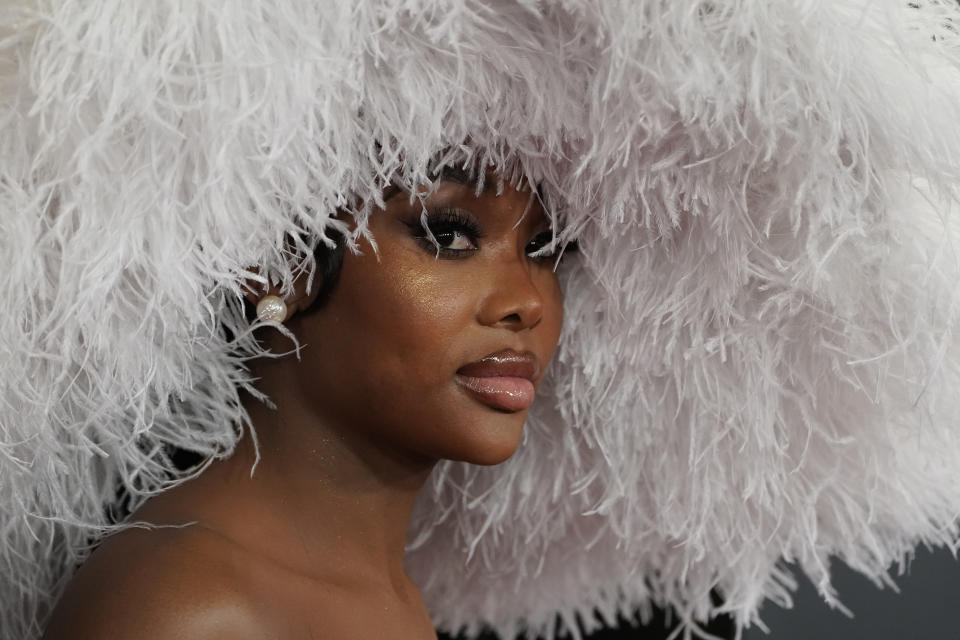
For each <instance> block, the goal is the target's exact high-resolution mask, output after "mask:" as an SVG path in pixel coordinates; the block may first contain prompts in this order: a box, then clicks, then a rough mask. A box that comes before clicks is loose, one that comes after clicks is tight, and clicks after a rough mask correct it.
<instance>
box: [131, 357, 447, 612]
mask: <svg viewBox="0 0 960 640" xmlns="http://www.w3.org/2000/svg"><path fill="white" fill-rule="evenodd" d="M261 362H262V361H261ZM261 366H263V367H265V368H269V369H270V372H269V375H267V376H263V377H262V378H261V381H262V382H267V381H269V383H270V384H269V385H263V384H258V389H260V390H261V391H263V392H264V393H266V394H267V395H268V396H269V397H270V398H271V399H272V400H273V401H274V402H275V403H276V404H277V409H276V410H274V409H270V408H269V407H267V406H265V405H264V404H263V403H261V402H259V401H257V400H255V399H253V398H250V397H247V398H246V399H245V406H246V408H247V411H248V413H249V415H250V418H251V421H252V423H253V425H254V428H255V431H256V437H257V442H258V445H259V446H258V448H259V460H258V461H257V460H256V453H255V448H254V444H253V441H252V439H251V437H250V435H249V434H245V435H244V437H243V438H242V439H241V441H240V442H239V443H238V445H237V448H236V450H235V452H234V453H233V455H232V456H231V457H230V458H228V459H226V460H221V461H217V462H215V463H213V464H212V465H211V466H210V467H209V468H208V469H206V470H205V471H204V472H203V473H202V474H201V475H200V476H199V477H198V478H196V479H195V480H191V481H189V482H187V483H185V484H183V485H181V486H180V487H177V488H175V489H174V490H172V491H169V492H166V493H164V494H161V495H160V496H158V497H157V498H155V499H154V500H151V502H154V501H160V502H163V503H165V504H156V505H154V507H155V508H154V509H151V510H150V511H149V512H150V513H152V514H154V515H156V514H163V513H165V514H166V515H165V516H163V519H165V520H168V521H170V520H172V519H176V518H180V519H182V521H190V520H196V521H197V523H198V524H199V525H200V526H203V527H206V528H208V529H212V530H214V531H216V532H217V533H219V534H221V535H223V536H225V537H227V538H230V539H231V540H233V541H234V542H236V543H237V544H239V545H241V546H242V547H244V548H245V549H246V550H247V551H249V552H251V553H256V554H258V555H260V556H262V557H264V558H266V559H269V560H271V561H273V562H275V563H277V564H279V565H281V566H283V567H285V568H287V569H289V570H291V571H294V572H296V573H298V574H303V575H306V576H308V577H311V578H315V579H317V580H321V581H336V582H337V583H338V584H344V583H346V584H350V585H354V586H357V587H362V588H371V589H376V590H378V591H381V590H383V589H389V590H392V592H393V593H395V594H396V595H397V596H398V597H399V598H401V599H403V600H407V599H408V598H409V597H411V590H412V592H413V594H414V595H415V594H416V588H415V587H414V586H413V584H412V582H410V580H409V578H408V577H407V575H406V572H405V571H404V566H403V557H404V546H405V542H406V534H407V527H408V525H409V521H410V516H411V513H412V511H413V507H414V503H415V502H416V499H417V495H418V493H419V491H420V489H421V487H422V486H423V484H424V483H425V482H426V480H427V477H428V475H429V474H430V471H431V469H432V468H433V465H434V464H435V463H436V461H435V460H430V459H426V458H422V457H417V456H414V455H410V454H407V453H404V452H402V451H397V450H395V449H392V448H391V446H390V445H389V444H388V443H385V442H380V441H373V439H371V438H370V437H369V436H367V437H365V435H364V434H363V433H361V432H360V431H359V430H352V429H351V428H350V425H329V424H324V423H323V422H322V421H321V420H320V419H319V417H318V416H316V415H315V414H313V413H311V412H310V410H308V409H307V407H308V406H309V404H310V403H308V402H301V401H300V396H299V395H298V393H297V392H296V391H295V389H299V388H301V386H302V385H292V384H287V383H290V382H291V381H290V380H289V379H287V378H288V377H289V376H291V375H295V368H294V367H293V366H291V363H290V362H289V361H286V362H284V361H277V360H273V361H268V362H267V363H265V364H264V365H261ZM255 461H256V464H255V466H254V463H255ZM251 469H253V473H252V475H251ZM148 504H149V503H148ZM381 592H382V591H381ZM417 599H419V596H417Z"/></svg>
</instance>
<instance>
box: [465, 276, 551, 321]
mask: <svg viewBox="0 0 960 640" xmlns="http://www.w3.org/2000/svg"><path fill="white" fill-rule="evenodd" d="M498 267H499V268H497V270H496V271H497V275H496V277H495V278H493V279H492V280H491V285H490V289H489V290H488V293H487V295H486V296H485V298H484V299H483V301H482V303H481V307H480V313H479V317H478V320H479V321H480V323H481V324H484V325H487V326H492V327H503V328H507V329H512V330H514V331H520V330H523V329H532V328H534V327H536V326H537V325H538V324H540V321H541V320H542V319H543V296H542V294H541V292H540V290H539V289H538V288H537V283H536V282H535V281H534V277H533V276H534V273H533V270H532V269H530V266H529V263H527V264H525V261H523V260H511V261H509V263H506V264H504V263H501V264H500V265H498Z"/></svg>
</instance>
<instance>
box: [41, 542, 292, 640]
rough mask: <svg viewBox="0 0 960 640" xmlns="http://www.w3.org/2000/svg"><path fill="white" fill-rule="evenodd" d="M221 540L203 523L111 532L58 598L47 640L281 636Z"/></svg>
mask: <svg viewBox="0 0 960 640" xmlns="http://www.w3.org/2000/svg"><path fill="white" fill-rule="evenodd" d="M267 627H268V624H267V621H266V620H265V619H264V618H263V614H262V612H261V611H260V610H259V608H258V607H257V606H256V603H255V602H254V601H253V600H252V598H251V596H250V592H249V590H247V589H244V577H243V576H242V575H238V572H237V570H236V567H235V564H234V563H232V562H231V561H230V558H229V556H228V555H227V554H225V553H223V551H222V545H219V546H218V544H217V541H216V539H215V538H213V537H212V536H210V535H205V534H204V532H203V531H202V530H197V529H196V528H195V527H188V528H185V529H171V528H163V529H153V530H139V529H133V530H127V531H123V532H121V533H118V534H115V535H114V536H111V537H110V538H108V539H107V540H106V541H104V543H103V544H102V545H101V546H100V548H98V549H97V550H96V551H95V552H94V553H93V554H92V555H91V557H90V558H89V560H88V561H87V562H86V563H85V564H84V565H83V566H82V567H81V568H80V570H79V571H78V572H77V574H76V575H75V576H74V578H73V580H72V581H71V582H70V584H69V585H68V587H67V590H66V592H65V593H64V595H63V597H62V598H61V599H60V601H59V603H58V604H57V606H56V608H55V610H54V612H53V615H52V617H51V620H50V624H49V625H48V627H47V631H46V634H45V635H44V640H66V639H67V638H69V639H71V640H100V639H106V638H110V639H115V640H125V639H127V638H130V639H133V638H136V639H137V640H180V639H181V638H182V639H186V638H195V639H197V640H219V639H221V638H223V639H227V638H236V639H238V640H244V639H245V638H257V639H264V638H279V636H278V635H276V634H275V633H274V632H270V630H269V629H267Z"/></svg>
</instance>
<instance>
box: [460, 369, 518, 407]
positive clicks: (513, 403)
mask: <svg viewBox="0 0 960 640" xmlns="http://www.w3.org/2000/svg"><path fill="white" fill-rule="evenodd" d="M455 379H456V381H457V383H458V384H459V385H460V386H462V387H463V388H464V389H466V390H467V391H468V392H469V393H470V395H472V396H473V397H474V398H476V399H477V400H479V401H480V402H482V403H483V404H485V405H487V406H488V407H491V408H493V409H499V410H501V411H523V410H525V409H529V408H530V405H531V404H533V395H534V389H533V383H532V382H531V381H530V380H527V379H526V378H508V377H490V378H475V377H472V376H462V375H460V374H457V375H456V376H455Z"/></svg>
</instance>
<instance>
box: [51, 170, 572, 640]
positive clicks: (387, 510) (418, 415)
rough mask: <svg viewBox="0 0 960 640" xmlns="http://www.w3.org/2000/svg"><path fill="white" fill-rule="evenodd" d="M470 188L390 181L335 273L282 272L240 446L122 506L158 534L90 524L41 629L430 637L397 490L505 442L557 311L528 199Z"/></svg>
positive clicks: (404, 502)
mask: <svg viewBox="0 0 960 640" xmlns="http://www.w3.org/2000/svg"><path fill="white" fill-rule="evenodd" d="M474 182H476V180H475V179H472V177H471V176H470V175H468V174H467V172H465V171H463V170H462V169H457V168H453V169H451V168H447V169H446V170H445V171H444V172H443V173H442V174H441V176H440V180H439V189H438V190H437V191H436V192H435V193H433V194H432V195H430V196H429V197H427V198H424V199H422V200H421V199H418V200H413V199H411V198H408V197H407V194H406V193H397V192H396V190H395V189H391V190H390V191H391V192H392V193H388V194H387V196H388V197H387V198H385V201H386V208H385V209H384V210H383V211H378V212H377V213H376V214H375V215H374V216H372V217H371V221H370V231H371V232H372V233H373V236H374V238H375V239H376V248H374V246H373V245H372V244H369V243H366V244H364V245H363V247H362V248H363V252H362V253H361V254H359V255H356V254H353V253H352V252H341V254H340V255H341V260H342V266H339V267H337V268H335V269H336V270H334V269H331V270H329V271H328V273H327V274H326V277H327V278H328V279H333V280H334V281H335V282H336V285H335V286H325V285H324V283H322V282H321V283H314V286H313V287H311V288H310V289H309V290H308V286H307V280H308V278H307V277H306V276H303V277H301V278H300V279H299V280H298V281H297V283H296V285H295V287H294V290H293V292H291V293H290V294H289V295H288V296H286V297H285V299H284V300H283V306H284V307H285V314H284V318H282V319H281V318H276V319H278V320H282V321H283V322H284V324H285V325H286V327H287V329H288V330H289V331H290V332H292V333H293V334H294V335H295V336H296V338H297V340H298V341H300V342H301V343H303V346H302V349H301V350H299V351H298V356H299V357H294V356H293V355H292V354H289V353H288V355H286V356H285V357H282V358H278V359H276V360H257V361H255V362H254V371H253V373H254V377H255V378H256V379H257V380H258V383H257V388H258V390H259V391H261V392H263V393H264V394H266V395H267V396H269V397H270V398H271V399H272V400H273V402H275V403H276V407H275V408H269V407H267V406H265V405H263V404H262V403H260V402H257V401H252V402H251V400H252V398H249V397H248V403H247V405H246V408H247V411H248V412H249V414H250V416H251V419H252V422H253V425H254V428H255V434H256V441H254V440H253V438H251V437H250V436H248V437H245V438H244V439H242V440H241V441H240V443H239V445H238V447H237V450H236V451H235V452H234V454H233V455H232V456H231V457H230V458H228V459H227V460H224V461H222V462H219V463H217V464H214V465H212V466H211V467H210V468H209V469H207V470H206V471H204V472H203V474H202V475H200V476H199V477H198V478H197V479H195V480H193V481H191V482H189V483H186V484H183V485H180V486H178V487H177V488H175V489H171V490H170V491H167V492H165V493H163V494H161V495H159V496H156V497H154V498H153V499H151V500H150V501H149V502H147V503H146V505H144V506H143V507H142V508H141V509H140V510H139V511H138V512H137V513H136V514H134V516H133V518H134V519H135V520H137V521H142V522H145V523H149V524H151V525H168V526H171V525H172V526H173V527H177V528H160V529H148V530H128V531H124V532H121V533H118V534H116V535H115V536H114V537H112V538H109V539H108V540H107V541H106V542H105V543H104V544H103V546H102V547H101V548H100V549H99V550H98V551H97V552H96V553H94V554H93V556H92V557H91V558H90V560H89V561H88V562H87V563H86V564H85V565H84V567H83V568H82V569H81V570H80V571H79V572H78V574H77V576H76V578H74V580H73V583H72V584H71V586H70V587H69V588H68V589H67V592H66V594H65V595H64V597H63V599H62V600H61V602H60V604H59V605H58V608H57V610H56V611H55V613H54V616H53V619H52V622H51V625H50V627H49V629H48V630H47V634H46V636H45V638H48V639H49V640H56V639H58V638H64V639H67V638H70V639H78V638H106V637H113V638H127V637H129V638H142V639H145V640H146V639H149V638H158V639H160V638H173V637H185V638H196V639H198V640H199V639H201V638H268V637H271V638H272V637H276V638H311V637H318V638H319V637H327V638H361V637H377V638H387V637H395V638H404V639H413V638H434V637H436V636H435V633H434V631H433V626H432V623H431V622H430V618H429V616H428V615H427V611H426V608H425V607H424V604H423V601H422V599H421V597H420V594H419V591H418V590H417V587H416V585H415V584H414V583H413V582H412V581H411V580H410V578H409V577H408V576H407V574H406V571H405V570H404V566H403V551H404V546H405V543H406V535H407V529H408V525H409V521H410V514H411V511H412V509H413V506H414V502H415V500H416V497H417V494H418V493H419V491H420V489H421V487H422V486H423V484H424V482H425V481H426V479H427V477H428V476H429V474H430V472H431V470H432V469H433V467H434V466H435V465H436V463H437V461H438V460H441V459H448V460H461V461H464V462H468V463H471V464H481V465H494V464H498V463H500V462H503V461H504V460H506V459H507V458H509V457H510V456H511V455H512V454H513V452H514V451H515V449H516V448H517V446H518V445H519V443H520V437H521V433H522V428H523V423H524V420H525V419H526V417H527V412H528V409H529V407H530V405H531V403H532V402H533V395H534V393H535V389H536V387H537V386H538V385H539V384H540V381H541V379H542V378H543V375H544V372H545V371H546V369H547V366H548V364H549V362H550V358H551V356H552V355H553V352H554V349H555V348H556V346H557V340H558V339H559V336H560V326H561V322H562V316H563V312H562V296H561V292H560V287H559V284H558V281H557V276H556V274H555V272H554V268H555V265H556V262H557V258H558V257H559V254H558V253H555V252H553V251H544V249H548V248H549V244H550V242H551V237H552V232H551V230H550V229H549V226H548V223H549V221H548V219H547V218H546V217H545V216H544V214H543V210H542V208H541V205H540V203H539V201H538V200H537V199H536V198H534V197H533V196H534V195H535V194H534V193H532V192H530V191H529V190H527V191H518V190H517V189H515V188H513V187H511V186H506V187H505V188H504V191H503V193H502V194H498V193H497V179H496V176H493V175H489V176H487V179H486V184H485V188H484V190H483V191H482V193H481V194H480V195H479V196H478V195H476V194H475V193H474V186H473V184H474ZM424 208H425V209H426V222H427V225H426V227H424V226H423V224H422V223H421V212H422V211H423V210H424ZM428 232H429V234H428ZM429 235H432V239H431V238H430V237H429ZM321 291H323V299H322V300H321V301H320V303H318V300H317V298H318V296H319V295H320V293H321ZM278 294H279V291H278V290H277V289H276V288H273V289H272V290H271V291H270V293H269V296H273V299H272V300H270V299H269V298H268V296H266V295H264V296H257V295H256V294H254V293H250V294H249V295H248V301H249V302H250V303H251V304H257V303H258V302H260V301H262V300H265V299H266V300H267V301H268V302H270V301H274V302H275V301H277V300H278ZM258 306H260V307H261V308H262V305H258ZM267 337H268V338H269V340H268V342H269V344H270V347H271V351H273V352H275V353H282V352H284V351H285V346H286V344H289V343H288V342H287V339H286V337H284V336H282V335H281V334H279V333H277V332H273V333H271V334H270V335H269V336H267ZM251 435H252V434H251ZM254 442H256V444H255V443H254ZM258 448H259V452H258V451H257V449H258ZM258 455H259V460H258ZM254 467H255V470H254ZM251 471H252V472H251ZM187 523H194V524H192V525H191V526H186V525H187ZM181 527H182V528H181ZM134 566H135V567H137V571H131V570H130V567H134Z"/></svg>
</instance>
